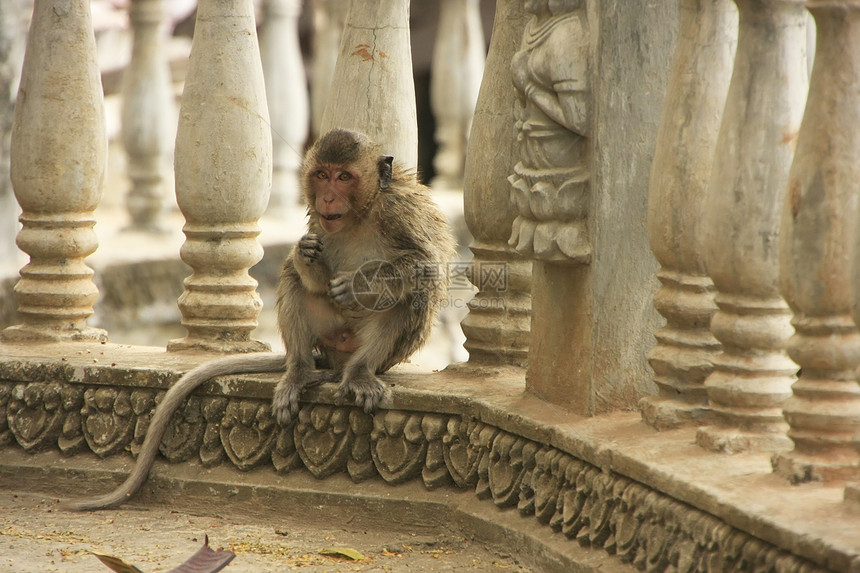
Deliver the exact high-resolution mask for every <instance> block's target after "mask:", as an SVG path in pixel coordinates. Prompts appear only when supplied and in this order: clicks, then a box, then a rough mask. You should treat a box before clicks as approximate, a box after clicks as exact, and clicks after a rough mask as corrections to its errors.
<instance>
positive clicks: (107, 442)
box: [81, 387, 137, 457]
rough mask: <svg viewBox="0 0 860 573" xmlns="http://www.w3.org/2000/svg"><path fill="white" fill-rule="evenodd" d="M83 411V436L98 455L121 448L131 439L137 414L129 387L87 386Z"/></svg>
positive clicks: (107, 453) (104, 454) (107, 454)
mask: <svg viewBox="0 0 860 573" xmlns="http://www.w3.org/2000/svg"><path fill="white" fill-rule="evenodd" d="M81 413H82V421H83V424H82V428H83V431H84V438H85V439H86V441H87V444H89V446H90V449H91V450H92V451H93V452H95V454H96V455H98V456H99V457H107V456H112V455H114V454H117V453H119V452H122V451H123V450H124V449H125V448H126V446H128V445H129V444H130V443H131V440H132V437H133V436H134V434H135V430H136V421H137V417H136V416H135V415H134V409H133V408H132V403H131V392H130V391H129V390H118V389H116V388H111V387H99V388H88V389H87V390H86V391H84V407H83V410H82V412H81Z"/></svg>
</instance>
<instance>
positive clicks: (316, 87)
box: [311, 0, 349, 139]
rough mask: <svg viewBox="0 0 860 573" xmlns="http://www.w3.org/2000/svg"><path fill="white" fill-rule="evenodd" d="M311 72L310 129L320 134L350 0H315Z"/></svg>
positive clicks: (314, 133) (315, 136)
mask: <svg viewBox="0 0 860 573" xmlns="http://www.w3.org/2000/svg"><path fill="white" fill-rule="evenodd" d="M313 6H314V40H313V50H314V59H313V74H312V76H311V132H312V134H313V137H314V139H316V138H317V137H318V136H319V135H320V129H321V126H322V116H323V112H324V111H325V104H326V102H327V101H328V92H329V89H330V88H331V80H332V77H333V76H334V67H335V65H336V64H337V54H338V52H340V40H341V38H342V37H343V27H344V24H345V22H346V13H347V11H348V10H349V0H314V4H313Z"/></svg>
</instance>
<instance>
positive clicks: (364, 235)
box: [272, 129, 455, 426]
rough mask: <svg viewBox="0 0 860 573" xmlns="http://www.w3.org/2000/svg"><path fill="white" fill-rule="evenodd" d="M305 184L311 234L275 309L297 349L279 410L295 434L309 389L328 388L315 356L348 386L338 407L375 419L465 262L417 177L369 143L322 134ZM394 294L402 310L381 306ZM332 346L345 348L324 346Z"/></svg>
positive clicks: (286, 272) (393, 302)
mask: <svg viewBox="0 0 860 573" xmlns="http://www.w3.org/2000/svg"><path fill="white" fill-rule="evenodd" d="M300 177H301V180H302V182H303V185H302V189H303V193H304V199H305V201H306V203H307V206H308V216H309V220H308V233H307V234H306V235H305V236H304V237H302V239H301V240H300V241H299V243H298V244H297V245H296V247H295V249H294V250H293V251H292V253H291V255H290V256H289V257H288V258H287V260H286V261H285V263H284V267H283V271H282V274H281V280H280V282H279V286H278V294H277V303H276V305H277V313H278V323H279V324H280V325H281V326H282V331H281V332H282V336H283V340H284V346H285V347H286V348H288V349H289V350H288V351H287V363H286V372H285V374H284V377H283V378H282V379H281V381H280V382H279V383H278V386H277V388H276V389H275V395H274V399H273V401H272V410H273V413H274V414H275V416H276V417H277V419H278V422H279V423H280V424H282V425H285V426H286V425H289V424H290V422H291V421H292V420H293V419H294V417H295V415H296V414H297V413H298V404H299V396H300V394H301V392H302V390H304V389H305V388H307V387H309V386H310V385H313V384H316V383H319V379H318V378H317V377H316V376H314V375H313V372H314V361H313V358H312V356H313V350H314V349H316V350H317V351H318V352H319V353H320V354H321V355H322V359H323V362H327V363H328V365H329V370H328V373H327V374H323V377H324V378H325V377H326V376H329V377H332V376H333V377H335V378H339V379H340V384H339V386H338V390H337V393H336V397H337V399H338V400H341V401H345V400H348V399H352V400H353V402H354V404H355V405H356V406H358V407H360V408H362V409H363V410H364V411H366V412H370V411H372V410H374V409H375V408H376V407H377V406H378V404H379V402H380V401H381V400H382V398H383V396H384V394H385V386H384V385H383V383H382V382H381V381H380V380H379V378H377V376H376V375H377V374H381V373H383V372H385V371H387V370H388V369H390V368H391V367H392V366H394V365H395V364H398V363H400V362H402V361H404V360H405V359H406V358H408V357H409V356H410V355H411V354H412V353H414V352H415V351H416V350H417V349H418V348H419V347H420V346H421V345H422V344H423V343H424V341H425V340H426V338H427V336H428V335H429V333H430V329H431V327H432V324H433V319H434V317H435V314H436V311H437V310H438V308H439V305H440V304H441V302H442V299H443V297H444V295H445V291H446V289H447V272H446V270H447V263H448V262H450V261H451V260H452V259H453V257H454V253H455V244H454V239H453V236H452V234H451V231H450V228H449V227H448V225H447V223H446V222H445V220H444V217H443V216H442V215H441V213H439V212H438V210H437V208H436V207H435V205H434V203H433V202H432V200H431V199H430V196H429V193H428V192H427V189H426V188H425V187H424V186H423V185H421V184H420V183H418V179H417V174H416V173H415V172H414V171H407V170H406V169H405V168H404V167H403V166H402V165H401V164H399V163H395V162H394V158H393V157H391V156H390V155H384V154H383V153H382V151H381V148H380V146H379V145H377V144H376V143H374V142H372V141H371V140H370V139H369V138H368V137H367V136H365V135H363V134H360V133H357V132H354V131H349V130H343V129H337V130H333V131H331V132H329V133H327V134H326V135H324V136H323V137H322V138H321V139H320V140H319V141H318V142H317V144H316V145H315V146H314V147H312V148H311V149H310V151H309V152H308V154H307V157H306V159H305V162H304V164H303V167H302V171H301V174H300ZM356 287H360V288H358V291H357V289H356ZM392 289H394V290H396V291H397V292H391V291H392ZM357 292H358V293H359V296H357ZM362 292H363V293H364V295H365V297H364V298H362V297H361V296H360V295H361V293H362ZM386 294H387V295H389V296H390V297H391V296H393V299H389V298H386V299H384V300H382V301H380V299H378V298H375V297H376V295H379V296H383V295H386ZM394 295H396V296H394ZM383 307H384V308H383ZM332 335H336V337H340V339H341V340H340V342H338V343H337V344H332V342H331V341H329V342H328V343H322V344H321V341H325V340H327V339H329V337H331V336H332ZM338 346H339V348H338ZM344 349H345V350H344Z"/></svg>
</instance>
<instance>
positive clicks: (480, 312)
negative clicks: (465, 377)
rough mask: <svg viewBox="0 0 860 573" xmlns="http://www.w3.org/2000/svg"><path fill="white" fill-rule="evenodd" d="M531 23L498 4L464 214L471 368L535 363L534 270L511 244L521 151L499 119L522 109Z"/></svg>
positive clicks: (506, 1)
mask: <svg viewBox="0 0 860 573" xmlns="http://www.w3.org/2000/svg"><path fill="white" fill-rule="evenodd" d="M525 23H526V15H525V13H524V12H523V8H522V3H521V2H519V0H498V1H497V2H496V14H495V21H494V23H493V35H492V37H491V38H490V50H489V53H488V55H487V62H486V68H485V73H484V77H483V81H482V83H481V91H480V93H479V95H478V101H477V104H476V107H475V116H474V121H473V123H472V129H471V135H470V137H469V143H468V146H467V150H466V164H465V184H464V187H463V202H464V215H465V217H466V224H467V226H468V228H469V232H471V234H472V237H473V238H474V240H473V242H472V244H471V245H470V248H471V250H472V253H474V255H475V257H474V266H473V276H472V282H473V283H474V284H475V286H476V287H477V288H478V293H477V295H476V296H475V298H474V299H473V300H472V301H470V303H469V314H468V315H467V316H466V318H465V319H464V320H463V322H462V327H463V333H464V334H465V335H466V342H465V344H464V346H465V348H466V350H468V351H469V363H470V364H514V365H517V366H525V364H526V363H527V359H528V342H529V320H530V314H531V285H530V282H531V266H532V264H531V261H530V260H528V259H525V258H523V257H521V256H520V255H519V254H517V252H516V251H515V250H514V249H512V248H511V247H510V246H508V244H507V241H508V236H509V235H510V230H511V224H512V223H513V221H514V217H515V214H514V210H513V205H512V204H511V202H510V201H509V198H508V197H509V191H508V183H507V175H508V169H509V168H510V166H511V165H513V164H514V163H515V161H514V157H515V156H516V153H517V147H516V140H515V137H514V133H513V131H512V130H511V129H510V125H509V124H508V123H507V122H505V121H499V119H498V118H499V116H504V115H505V114H509V113H510V110H511V109H512V108H513V106H514V97H515V94H514V92H513V90H512V89H510V86H511V82H512V73H511V66H510V62H511V59H512V58H513V56H514V53H515V52H516V50H517V49H518V44H519V39H520V38H521V37H522V33H523V27H524V26H525ZM500 279H501V280H500Z"/></svg>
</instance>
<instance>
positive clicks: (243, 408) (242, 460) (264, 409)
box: [221, 400, 277, 470]
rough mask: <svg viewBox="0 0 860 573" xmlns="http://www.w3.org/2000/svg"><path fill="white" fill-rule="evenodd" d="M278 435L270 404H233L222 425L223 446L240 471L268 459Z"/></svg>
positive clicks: (237, 402)
mask: <svg viewBox="0 0 860 573" xmlns="http://www.w3.org/2000/svg"><path fill="white" fill-rule="evenodd" d="M276 434H277V424H276V423H275V420H274V418H272V409H271V407H270V406H269V404H268V403H265V402H261V401H259V400H231V401H230V402H229V403H228V404H227V409H226V411H225V412H224V419H223V420H222V421H221V444H222V445H223V446H224V451H225V452H226V453H227V457H228V458H230V461H231V462H233V464H234V465H235V466H236V467H237V468H239V469H240V470H249V469H251V468H254V467H257V466H259V465H260V464H262V463H264V462H266V461H267V460H268V459H269V454H270V452H271V450H272V444H273V443H274V441H275V437H276Z"/></svg>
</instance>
